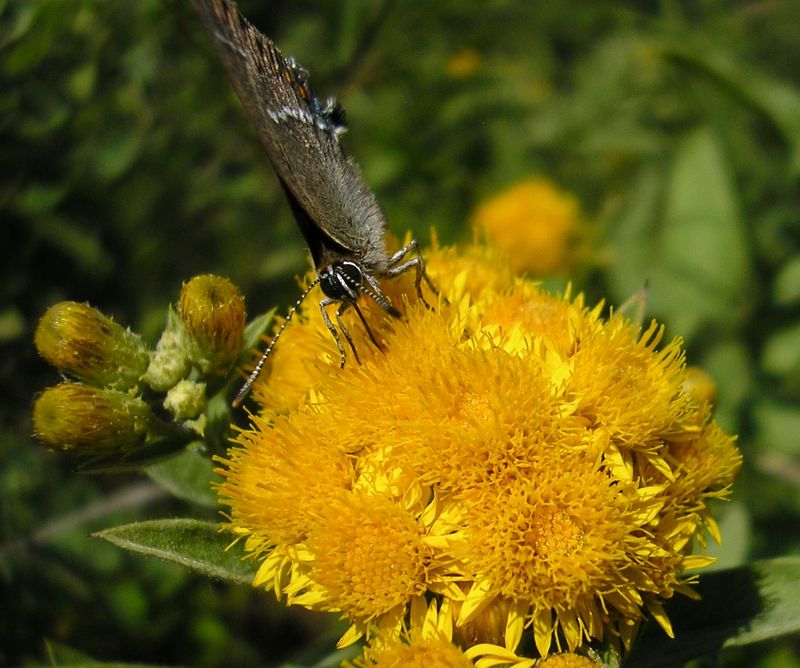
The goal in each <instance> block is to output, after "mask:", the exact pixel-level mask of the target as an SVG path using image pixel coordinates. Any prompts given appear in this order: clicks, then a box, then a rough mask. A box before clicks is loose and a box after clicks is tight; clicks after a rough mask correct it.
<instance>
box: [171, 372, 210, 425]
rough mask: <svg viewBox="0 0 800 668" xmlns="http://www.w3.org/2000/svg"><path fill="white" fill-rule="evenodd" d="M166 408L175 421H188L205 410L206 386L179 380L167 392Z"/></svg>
mask: <svg viewBox="0 0 800 668" xmlns="http://www.w3.org/2000/svg"><path fill="white" fill-rule="evenodd" d="M164 408H166V409H167V410H168V411H169V412H170V413H171V414H172V415H173V417H175V419H176V420H190V419H194V418H196V417H198V416H199V415H200V414H201V413H202V412H203V411H204V410H205V409H206V384H205V383H198V382H196V381H192V380H181V381H179V382H178V383H177V384H176V385H175V386H174V387H172V388H170V390H169V392H167V397H166V399H164Z"/></svg>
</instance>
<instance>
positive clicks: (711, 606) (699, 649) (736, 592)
mask: <svg viewBox="0 0 800 668" xmlns="http://www.w3.org/2000/svg"><path fill="white" fill-rule="evenodd" d="M695 589H696V590H697V591H698V592H699V593H700V595H701V596H702V597H703V598H702V600H700V601H693V600H691V599H688V598H685V597H677V596H676V597H675V598H673V599H671V600H670V601H667V604H666V610H667V614H668V615H669V618H670V620H671V621H672V626H673V629H674V631H675V638H674V639H671V638H669V637H667V635H666V634H664V632H663V631H662V630H661V629H660V628H656V627H657V625H655V624H650V625H648V626H647V627H646V628H645V629H644V631H643V633H642V635H641V636H640V637H639V638H638V640H637V641H636V644H635V645H634V650H633V652H632V653H631V655H630V656H629V657H628V659H627V661H625V666H626V668H658V667H659V666H678V665H682V664H683V663H685V662H686V661H689V660H691V659H695V658H697V657H700V656H704V655H706V654H712V653H714V652H718V651H719V650H722V649H725V648H728V647H738V646H742V645H749V644H751V643H755V642H760V641H762V640H768V639H771V638H777V637H779V636H782V635H786V634H788V633H795V632H797V631H800V557H785V558H780V559H771V560H766V561H758V562H755V563H754V564H751V565H749V566H745V567H742V568H736V569H731V570H726V571H717V572H715V573H708V574H705V575H702V576H701V577H700V582H699V584H698V585H697V586H696V587H695Z"/></svg>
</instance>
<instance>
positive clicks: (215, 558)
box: [92, 519, 256, 584]
mask: <svg viewBox="0 0 800 668" xmlns="http://www.w3.org/2000/svg"><path fill="white" fill-rule="evenodd" d="M92 535H93V536H94V537H95V538H102V539H103V540H106V541H108V542H109V543H112V544H114V545H117V546H118V547H122V548H124V549H126V550H130V551H132V552H139V553H140V554H146V555H149V556H153V557H158V558H159V559H164V560H166V561H171V562H174V563H176V564H180V565H181V566H185V567H186V568H189V569H191V570H193V571H196V572H198V573H200V574H202V575H205V576H207V577H211V578H215V579H219V580H225V581H227V582H235V583H239V584H249V583H250V582H252V580H253V576H254V575H255V571H256V569H255V566H254V564H253V562H252V561H245V560H244V559H243V552H242V548H241V546H240V544H239V543H236V544H235V545H233V546H230V544H231V537H230V535H229V534H227V533H221V532H220V530H219V525H218V524H216V523H214V522H202V521H200V520H193V519H173V520H149V521H146V522H135V523H133V524H125V525H122V526H118V527H113V528H111V529H105V530H103V531H98V532H97V533H95V534H92ZM229 546H230V547H229Z"/></svg>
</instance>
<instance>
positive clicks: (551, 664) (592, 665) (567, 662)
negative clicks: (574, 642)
mask: <svg viewBox="0 0 800 668" xmlns="http://www.w3.org/2000/svg"><path fill="white" fill-rule="evenodd" d="M598 665H599V664H598V663H597V661H592V659H590V658H589V657H586V656H581V655H580V654H551V655H550V656H548V657H547V658H546V659H542V660H541V661H539V662H537V663H536V668H597V666H598Z"/></svg>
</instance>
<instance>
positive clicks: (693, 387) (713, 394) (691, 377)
mask: <svg viewBox="0 0 800 668" xmlns="http://www.w3.org/2000/svg"><path fill="white" fill-rule="evenodd" d="M683 391H684V392H686V394H688V395H689V396H690V397H692V399H694V400H695V401H697V402H701V403H708V404H713V403H714V401H715V400H716V398H717V386H716V384H715V383H714V379H713V378H711V376H709V375H708V374H707V373H706V372H705V371H703V370H702V369H701V368H700V367H696V366H690V367H687V369H686V377H685V378H684V381H683Z"/></svg>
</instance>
